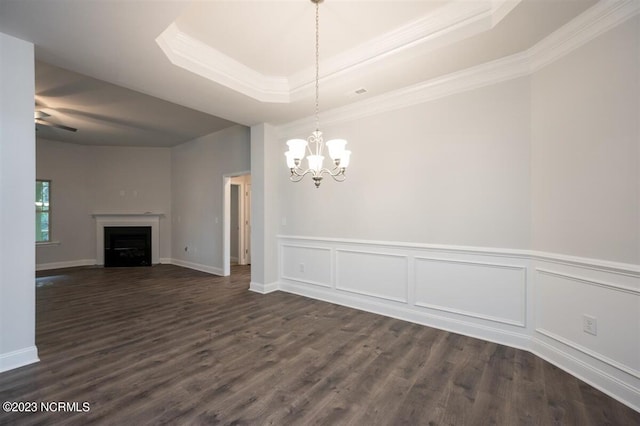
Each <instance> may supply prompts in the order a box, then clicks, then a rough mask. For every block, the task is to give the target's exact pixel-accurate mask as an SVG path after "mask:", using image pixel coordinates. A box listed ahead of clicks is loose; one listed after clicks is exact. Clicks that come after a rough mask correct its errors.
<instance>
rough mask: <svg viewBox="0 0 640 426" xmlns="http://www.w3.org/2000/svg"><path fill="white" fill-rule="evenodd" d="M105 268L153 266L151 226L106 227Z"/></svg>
mask: <svg viewBox="0 0 640 426" xmlns="http://www.w3.org/2000/svg"><path fill="white" fill-rule="evenodd" d="M104 266H107V267H108V266H151V226H105V227H104Z"/></svg>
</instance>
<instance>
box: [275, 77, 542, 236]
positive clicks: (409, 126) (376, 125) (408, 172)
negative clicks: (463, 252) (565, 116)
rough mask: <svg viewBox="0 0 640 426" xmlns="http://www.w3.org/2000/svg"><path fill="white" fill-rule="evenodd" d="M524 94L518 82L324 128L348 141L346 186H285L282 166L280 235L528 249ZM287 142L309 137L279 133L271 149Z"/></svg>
mask: <svg viewBox="0 0 640 426" xmlns="http://www.w3.org/2000/svg"><path fill="white" fill-rule="evenodd" d="M529 93H530V87H529V79H528V78H521V79H517V80H512V81H508V82H505V83H502V84H498V85H494V86H490V87H485V88H482V89H477V90H473V91H470V92H466V93H461V94H458V95H454V96H450V97H447V98H444V99H440V100H437V101H434V102H430V103H425V104H420V105H415V106H411V107H409V108H403V109H401V110H397V111H392V112H388V113H383V114H379V115H375V116H371V117H367V118H364V119H360V120H357V121H354V122H350V123H348V124H343V125H330V126H325V125H322V122H321V123H320V125H321V128H322V131H323V132H324V135H325V140H328V139H332V138H336V137H341V138H345V139H347V140H348V145H347V146H348V148H349V149H351V151H352V152H353V154H352V157H351V165H350V166H349V170H348V171H347V174H348V177H347V181H346V182H345V183H343V184H337V183H335V182H333V181H332V180H331V178H325V181H324V182H323V183H322V185H321V186H320V188H318V189H317V190H312V189H314V188H313V184H312V182H311V181H310V180H309V179H308V177H307V178H305V181H303V182H300V183H296V184H294V183H290V182H288V171H287V170H286V167H283V168H282V170H279V182H280V185H281V186H282V187H283V189H285V190H284V191H283V192H282V196H281V200H282V202H281V206H282V211H283V212H285V213H283V215H284V216H286V223H287V225H285V226H282V225H280V231H281V232H282V233H284V234H286V235H306V236H322V237H341V238H355V239H368V240H382V241H404V242H429V243H434V244H453V245H470V246H481V247H509V248H527V247H529V243H530V241H529V236H530V230H529V224H530V208H531V205H530V196H529V188H530V170H529V149H530V140H529V139H530V128H529V125H530V109H529V105H530V102H529ZM309 131H310V130H309ZM291 137H305V138H306V137H307V134H298V133H291V132H290V131H289V132H287V133H283V134H282V135H281V140H280V141H279V142H278V148H275V147H274V149H279V151H281V152H283V151H284V146H285V145H284V141H285V140H286V139H289V138H291ZM282 157H283V158H284V155H282ZM278 160H279V163H282V161H280V160H281V159H278Z"/></svg>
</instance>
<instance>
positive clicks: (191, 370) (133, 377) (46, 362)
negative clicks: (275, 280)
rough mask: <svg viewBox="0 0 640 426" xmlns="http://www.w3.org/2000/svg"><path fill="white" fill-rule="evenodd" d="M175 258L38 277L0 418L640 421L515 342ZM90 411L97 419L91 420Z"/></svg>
mask: <svg viewBox="0 0 640 426" xmlns="http://www.w3.org/2000/svg"><path fill="white" fill-rule="evenodd" d="M232 272H233V273H232V276H231V277H227V278H222V277H215V276H212V275H208V274H205V273H200V272H196V271H192V270H188V269H183V268H179V267H176V266H170V265H158V266H154V267H150V268H111V269H104V268H76V269H67V270H57V271H49V272H48V273H39V274H38V275H39V276H40V278H39V279H38V288H37V337H36V342H37V345H38V349H39V354H40V359H41V362H39V363H37V364H33V365H29V366H26V367H23V368H20V369H16V370H13V371H9V372H5V373H3V374H0V401H35V402H37V403H40V402H57V401H63V402H78V403H79V405H78V406H77V407H71V408H76V410H77V411H80V412H60V411H62V410H59V412H55V413H51V412H49V413H44V412H42V411H41V408H40V407H38V412H35V413H25V414H16V413H5V412H0V424H3V425H5V424H16V425H32V424H41V425H52V424H55V425H59V424H74V425H87V424H110V425H143V424H180V425H191V424H234V425H263V424H273V425H309V424H323V425H343V424H344V425H346V424H348V425H403V424H405V425H427V424H428V425H491V424H497V425H509V426H511V425H556V424H558V425H561V424H564V425H624V426H627V425H640V413H637V412H635V411H633V410H631V409H630V408H628V407H626V406H624V405H622V404H620V403H618V402H616V401H615V400H613V399H612V398H609V397H608V396H606V395H604V394H603V393H601V392H599V391H597V390H595V389H593V388H592V387H590V386H589V385H587V384H585V383H583V382H581V381H580V380H578V379H576V378H574V377H572V376H570V375H569V374H566V373H565V372H563V371H562V370H560V369H558V368H556V367H554V366H552V365H551V364H549V363H547V362H545V361H543V360H541V359H539V358H537V357H535V356H534V355H531V354H530V353H528V352H524V351H521V350H517V349H512V348H509V347H505V346H501V345H497V344H494V343H489V342H484V341H481V340H477V339H473V338H469V337H464V336H460V335H456V334H452V333H448V332H444V331H440V330H436V329H433V328H429V327H423V326H420V325H416V324H412V323H408V322H404V321H400V320H395V319H391V318H386V317H383V316H379V315H374V314H370V313H366V312H361V311H357V310H354V309H349V308H346V307H342V306H337V305H333V304H330V303H325V302H320V301H316V300H311V299H306V298H303V297H299V296H295V295H291V294H287V293H281V292H276V293H272V294H268V295H259V294H255V293H252V292H249V291H248V287H249V270H248V268H247V267H242V266H235V267H233V269H232ZM83 402H88V403H89V408H90V410H89V411H86V412H81V410H82V408H83V406H82V403H83Z"/></svg>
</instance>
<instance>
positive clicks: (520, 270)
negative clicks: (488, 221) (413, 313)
mask: <svg viewBox="0 0 640 426" xmlns="http://www.w3.org/2000/svg"><path fill="white" fill-rule="evenodd" d="M415 262H416V265H418V264H420V263H421V262H434V263H442V264H451V265H452V266H453V267H455V268H457V269H461V267H462V268H465V267H466V268H467V269H470V268H471V269H474V270H473V271H470V272H471V274H472V275H477V274H479V273H481V272H482V269H483V268H485V269H486V268H489V269H488V270H489V271H491V270H492V269H495V270H496V272H495V273H494V274H493V276H492V277H485V278H484V280H485V281H487V282H489V281H491V282H492V286H493V290H495V291H493V292H491V296H490V298H492V299H493V298H496V297H500V298H502V299H503V300H504V299H505V296H506V295H507V294H509V293H510V295H511V296H512V298H513V299H512V302H515V303H514V308H516V312H513V315H512V316H511V317H508V316H507V315H502V316H496V315H490V314H487V313H483V312H481V311H480V309H478V308H482V307H483V305H485V304H488V303H489V302H490V301H489V300H482V297H483V295H482V294H476V295H475V296H474V297H473V302H474V305H475V306H474V307H467V308H466V309H461V308H456V307H453V306H452V304H451V303H450V304H449V306H446V305H444V304H437V303H433V302H431V303H430V302H428V301H420V300H419V299H418V297H417V296H416V302H415V304H416V306H421V307H424V308H430V309H436V310H439V311H444V312H451V313H455V314H459V315H464V316H467V317H474V318H479V319H483V320H488V321H492V322H499V323H503V324H507V325H515V326H518V327H523V328H524V327H526V306H527V267H526V266H519V265H505V264H499V263H494V262H481V261H469V260H455V259H442V258H434V257H422V256H415ZM505 271H506V272H505ZM514 273H515V274H514ZM508 274H511V275H516V276H517V277H516V276H509V275H508ZM415 275H416V278H415V281H414V285H415V286H416V287H417V286H418V285H419V283H421V280H420V274H419V272H418V271H416V273H415ZM440 275H443V274H440ZM467 275H469V274H467ZM485 275H486V273H485ZM500 275H502V276H500ZM443 278H444V277H443ZM463 280H464V281H467V282H468V283H469V284H471V283H473V282H474V279H471V278H470V277H469V276H466V277H464V279H463ZM498 281H503V285H502V286H501V287H500V288H498V287H497V286H496V282H498ZM505 281H506V282H505ZM438 284H439V286H440V287H444V288H445V289H447V290H448V288H447V287H450V286H446V287H445V286H442V285H441V283H438ZM460 284H462V285H464V284H465V283H460ZM460 284H459V285H460ZM425 287H427V288H428V286H425ZM466 290H467V291H465V293H471V294H473V292H474V290H475V291H476V292H477V291H478V290H481V289H474V288H467V289H466ZM483 290H484V291H486V290H489V289H487V288H485V289H483ZM456 291H460V288H458V289H456ZM415 293H416V294H418V293H419V291H418V290H417V289H416V290H415ZM451 296H453V297H455V295H454V294H451V295H450V297H451ZM504 302H506V300H504ZM504 302H503V303H504ZM517 304H519V306H517ZM478 305H479V306H478Z"/></svg>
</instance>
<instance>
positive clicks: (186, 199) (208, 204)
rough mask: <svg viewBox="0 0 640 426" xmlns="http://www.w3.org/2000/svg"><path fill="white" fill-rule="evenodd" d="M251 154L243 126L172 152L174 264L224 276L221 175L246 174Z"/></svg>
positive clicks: (247, 132) (185, 145)
mask: <svg viewBox="0 0 640 426" xmlns="http://www.w3.org/2000/svg"><path fill="white" fill-rule="evenodd" d="M249 153H250V142H249V129H248V128H246V127H244V126H234V127H230V128H228V129H225V130H222V131H219V132H216V133H212V134H210V135H207V136H203V137H201V138H198V139H195V140H193V141H190V142H187V143H184V144H181V145H179V146H177V147H174V148H172V151H171V170H172V174H171V191H172V194H173V196H172V212H173V220H172V257H173V262H174V263H175V264H178V265H182V266H187V267H191V268H194V269H199V270H203V271H206V272H211V273H214V274H218V275H222V274H223V176H224V175H231V174H234V173H240V172H246V171H247V170H249V169H250V155H249ZM185 248H187V250H186V251H185Z"/></svg>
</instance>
